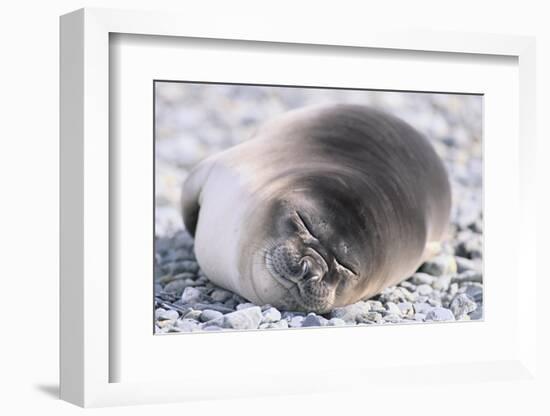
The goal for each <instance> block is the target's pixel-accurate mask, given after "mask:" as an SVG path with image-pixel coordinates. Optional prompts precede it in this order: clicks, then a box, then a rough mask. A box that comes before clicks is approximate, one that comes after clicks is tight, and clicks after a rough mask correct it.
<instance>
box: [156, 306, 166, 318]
mask: <svg viewBox="0 0 550 416" xmlns="http://www.w3.org/2000/svg"><path fill="white" fill-rule="evenodd" d="M165 312H166V309H164V308H157V309H155V318H156V319H158V318H159V317H160V316H162V315H163V314H164V313H165Z"/></svg>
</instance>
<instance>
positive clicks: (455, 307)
mask: <svg viewBox="0 0 550 416" xmlns="http://www.w3.org/2000/svg"><path fill="white" fill-rule="evenodd" d="M476 309H477V304H476V303H475V302H474V300H473V299H472V298H470V296H468V295H467V294H465V293H461V294H459V295H456V296H455V298H454V299H453V300H452V302H451V311H453V315H454V316H455V317H456V319H464V318H465V317H466V316H467V315H468V314H469V313H470V312H473V311H475V310H476Z"/></svg>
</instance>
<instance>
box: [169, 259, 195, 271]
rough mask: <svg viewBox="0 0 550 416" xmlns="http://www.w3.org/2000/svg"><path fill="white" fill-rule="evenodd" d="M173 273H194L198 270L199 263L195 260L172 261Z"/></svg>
mask: <svg viewBox="0 0 550 416" xmlns="http://www.w3.org/2000/svg"><path fill="white" fill-rule="evenodd" d="M172 270H173V273H174V274H177V273H193V274H196V273H197V272H198V271H199V265H198V264H197V262H196V261H192V260H180V261H177V262H175V263H174V265H173V268H172Z"/></svg>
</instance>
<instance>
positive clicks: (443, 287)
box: [432, 274, 452, 292]
mask: <svg viewBox="0 0 550 416" xmlns="http://www.w3.org/2000/svg"><path fill="white" fill-rule="evenodd" d="M451 279H452V276H451V275H449V274H447V275H444V276H439V277H438V278H436V279H435V280H434V282H433V283H432V287H433V288H434V289H435V290H440V291H442V292H446V291H447V289H449V285H450V284H451Z"/></svg>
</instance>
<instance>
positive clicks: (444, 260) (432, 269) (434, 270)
mask: <svg viewBox="0 0 550 416" xmlns="http://www.w3.org/2000/svg"><path fill="white" fill-rule="evenodd" d="M421 271H422V272H424V273H427V274H429V275H431V276H443V275H445V274H453V273H456V261H455V259H454V256H449V255H447V254H440V255H438V256H436V257H434V258H433V259H431V260H429V261H427V262H426V263H424V264H423V265H422V267H421Z"/></svg>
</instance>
